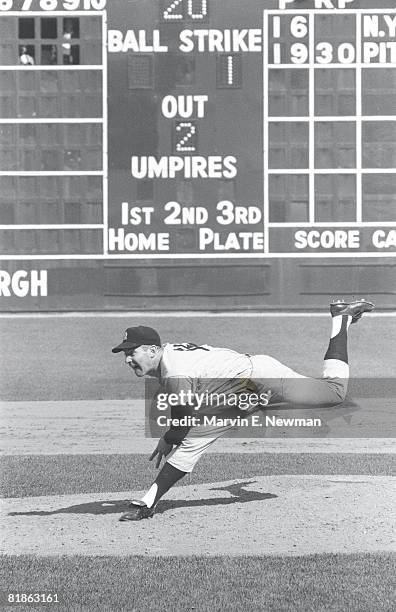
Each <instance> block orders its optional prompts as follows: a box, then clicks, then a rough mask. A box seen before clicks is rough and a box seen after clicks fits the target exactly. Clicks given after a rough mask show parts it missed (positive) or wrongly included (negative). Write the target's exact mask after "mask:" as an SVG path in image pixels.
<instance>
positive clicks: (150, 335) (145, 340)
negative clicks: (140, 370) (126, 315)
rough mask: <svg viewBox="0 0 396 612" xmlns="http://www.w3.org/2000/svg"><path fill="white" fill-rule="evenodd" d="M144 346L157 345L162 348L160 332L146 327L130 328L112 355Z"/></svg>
mask: <svg viewBox="0 0 396 612" xmlns="http://www.w3.org/2000/svg"><path fill="white" fill-rule="evenodd" d="M142 344H148V345H151V344H155V345H156V346H161V338H160V337H159V334H158V332H157V331H155V329H153V328H152V327H145V326H144V325H138V326H137V327H128V329H127V330H126V331H125V334H124V339H123V341H122V342H121V344H119V345H118V346H116V347H115V348H113V349H112V353H120V352H121V351H125V350H130V349H134V348H137V347H138V346H141V345H142Z"/></svg>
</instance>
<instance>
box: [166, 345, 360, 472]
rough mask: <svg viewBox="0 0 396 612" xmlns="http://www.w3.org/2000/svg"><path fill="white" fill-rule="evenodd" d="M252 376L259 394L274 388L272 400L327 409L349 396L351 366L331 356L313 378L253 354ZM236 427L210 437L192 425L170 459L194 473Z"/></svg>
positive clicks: (292, 405)
mask: <svg viewBox="0 0 396 612" xmlns="http://www.w3.org/2000/svg"><path fill="white" fill-rule="evenodd" d="M250 360H251V364H252V372H251V376H250V379H251V380H252V381H253V382H254V384H255V386H256V388H257V390H258V392H259V393H263V392H264V393H266V392H268V390H271V401H275V402H286V403H287V404H290V406H291V407H295V408H300V409H301V408H304V407H305V408H308V407H309V408H315V407H316V408H324V407H330V406H336V405H338V404H341V403H342V402H343V401H344V399H345V395H346V391H347V387H348V378H349V367H348V365H347V364H346V363H344V362H343V361H340V360H338V359H327V360H325V361H324V364H323V375H322V378H311V377H308V376H303V375H302V374H299V373H298V372H295V371H294V370H292V369H291V368H289V367H288V366H286V365H284V364H283V363H281V362H280V361H278V360H277V359H274V358H273V357H270V356H269V355H253V356H251V357H250ZM230 429H233V427H232V426H229V427H218V428H215V427H213V430H212V431H211V432H210V437H203V435H202V432H201V435H200V432H199V428H195V427H192V428H191V429H190V432H189V434H188V435H187V437H186V438H185V439H184V440H183V442H182V443H181V444H180V445H179V446H178V447H176V448H175V449H174V450H173V451H172V453H171V454H170V455H169V457H168V459H167V461H168V463H170V464H171V465H173V466H174V467H175V468H177V469H178V470H181V471H182V472H192V471H193V469H194V467H195V465H196V463H197V461H198V460H199V458H200V457H201V456H202V455H203V454H204V453H205V451H206V450H207V449H208V448H209V446H211V445H212V444H213V443H214V442H215V441H216V440H217V439H218V438H219V437H220V436H222V435H224V434H225V433H226V432H227V431H229V430H230Z"/></svg>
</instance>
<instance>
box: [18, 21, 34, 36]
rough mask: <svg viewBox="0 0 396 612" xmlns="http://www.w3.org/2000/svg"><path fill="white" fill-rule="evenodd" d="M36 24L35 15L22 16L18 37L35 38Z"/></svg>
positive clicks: (19, 22)
mask: <svg viewBox="0 0 396 612" xmlns="http://www.w3.org/2000/svg"><path fill="white" fill-rule="evenodd" d="M35 36H36V24H35V20H34V17H20V19H19V20H18V37H19V38H35Z"/></svg>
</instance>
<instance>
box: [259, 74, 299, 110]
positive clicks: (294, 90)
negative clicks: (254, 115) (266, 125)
mask: <svg viewBox="0 0 396 612" xmlns="http://www.w3.org/2000/svg"><path fill="white" fill-rule="evenodd" d="M308 91H309V76H308V70H304V69H302V70H287V69H285V70H276V69H275V70H271V72H270V74H269V79H268V92H267V94H266V95H268V107H269V115H270V116H271V117H277V116H285V117H287V116H289V117H296V116H298V117H307V116H308V112H309V96H308Z"/></svg>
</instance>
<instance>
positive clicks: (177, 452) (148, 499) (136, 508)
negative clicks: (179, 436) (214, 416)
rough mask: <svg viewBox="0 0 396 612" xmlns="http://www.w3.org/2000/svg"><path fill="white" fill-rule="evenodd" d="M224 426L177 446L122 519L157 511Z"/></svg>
mask: <svg viewBox="0 0 396 612" xmlns="http://www.w3.org/2000/svg"><path fill="white" fill-rule="evenodd" d="M226 429H230V428H222V430H224V431H221V433H220V432H219V434H218V435H217V436H216V437H213V438H202V437H197V438H194V437H192V438H190V437H187V438H185V439H184V440H183V442H182V443H181V444H180V445H179V446H177V447H176V448H175V449H174V450H173V451H172V453H171V454H170V455H169V456H168V459H167V460H166V463H165V464H164V465H163V467H162V470H161V471H160V472H159V474H158V476H157V478H156V479H155V481H154V482H153V484H152V485H151V487H150V488H149V490H148V491H147V493H146V494H145V495H144V497H142V499H141V500H139V501H133V502H131V504H130V508H131V509H130V510H129V512H126V513H125V514H123V515H122V516H121V518H120V521H139V520H141V519H143V518H150V517H152V516H153V515H154V513H155V506H156V504H157V502H158V501H159V500H160V499H161V498H162V497H163V496H164V495H165V493H167V492H168V491H169V489H171V488H172V487H173V486H174V485H175V484H176V483H177V482H178V481H179V480H181V479H182V478H183V476H185V475H186V474H188V473H191V472H192V471H193V469H194V467H195V465H196V463H197V462H198V460H199V459H200V457H201V456H202V455H203V454H204V453H205V451H206V450H207V449H208V448H209V446H211V445H212V444H213V443H214V442H216V440H217V438H218V437H219V436H220V435H222V434H223V433H225V430H226Z"/></svg>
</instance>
